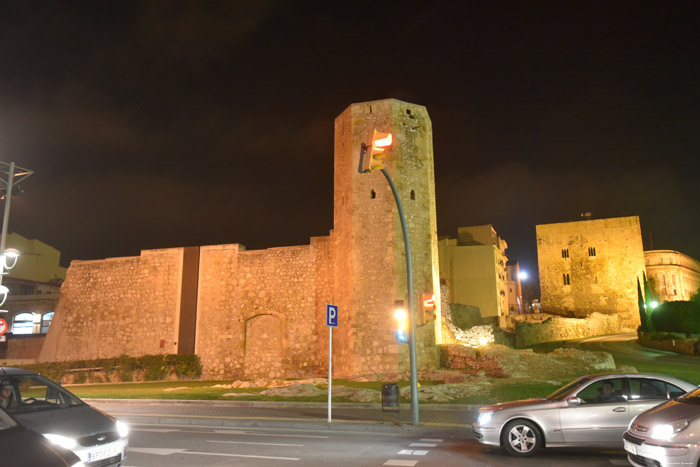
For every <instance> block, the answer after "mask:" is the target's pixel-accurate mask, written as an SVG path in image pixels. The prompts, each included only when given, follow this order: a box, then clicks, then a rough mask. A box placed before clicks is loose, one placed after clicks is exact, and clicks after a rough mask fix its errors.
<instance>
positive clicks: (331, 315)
mask: <svg viewBox="0 0 700 467" xmlns="http://www.w3.org/2000/svg"><path fill="white" fill-rule="evenodd" d="M326 326H330V327H334V328H336V327H338V307H337V306H336V305H326Z"/></svg>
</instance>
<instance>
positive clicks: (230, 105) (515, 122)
mask: <svg viewBox="0 0 700 467" xmlns="http://www.w3.org/2000/svg"><path fill="white" fill-rule="evenodd" d="M699 31H700V3H698V2H684V1H673V2H669V1H659V2H652V1H619V2H615V1H598V2H596V1H593V2H591V1H586V2H570V1H565V2H562V1H551V2H530V1H519V2H502V1H492V0H489V1H482V2H466V1H449V2H440V1H430V2H427V1H421V2H412V1H401V2H382V1H374V2H364V1H352V2H341V1H327V0H326V1H319V2H315V1H298V2H294V1H279V2H274V1H262V0H254V1H240V2H237V1H229V2H224V1H218V2H205V1H190V2H178V1H161V2H148V1H85V2H67V1H55V0H51V1H47V2H37V1H30V0H17V1H5V0H0V160H2V161H6V162H9V161H14V162H15V163H17V164H18V165H20V166H22V167H26V168H29V169H32V170H34V171H35V174H34V175H33V176H31V177H30V178H28V179H27V180H26V181H25V182H24V183H23V184H22V188H23V189H24V194H23V195H22V196H19V197H16V198H14V199H13V204H12V210H11V219H10V231H14V232H17V233H20V234H22V235H24V236H26V237H29V238H37V239H40V240H42V241H44V242H46V243H48V244H50V245H52V246H54V247H56V248H58V249H59V250H61V252H62V259H63V262H64V263H65V264H66V265H67V264H68V262H69V261H71V260H73V259H95V258H104V257H114V256H130V255H137V254H139V251H140V250H141V249H148V248H165V247H175V246H190V245H207V244H221V243H242V244H244V245H246V246H247V247H248V248H249V249H258V248H267V247H274V246H286V245H303V244H308V240H309V237H312V236H323V235H328V232H329V230H330V229H331V228H332V227H333V174H332V170H333V120H334V118H335V117H336V116H337V115H338V114H340V113H341V112H342V111H343V110H344V109H345V108H346V107H347V106H348V105H349V104H351V103H353V102H362V101H367V100H374V99H383V98H389V97H393V98H397V99H401V100H405V101H408V102H413V103H417V104H422V105H425V106H426V107H427V109H428V112H429V113H430V115H431V118H432V122H433V131H434V149H435V166H436V186H437V189H436V196H437V214H438V233H439V234H440V235H450V234H452V235H454V234H456V230H457V227H458V226H466V225H478V224H489V223H490V224H493V225H494V227H495V228H496V230H497V231H498V233H499V234H500V236H501V237H503V238H504V239H505V240H506V241H507V242H508V244H509V250H508V252H507V253H508V254H509V256H517V257H518V259H519V260H520V261H521V263H522V265H523V267H525V268H527V269H529V270H531V271H534V270H536V242H535V225H536V224H539V223H550V222H563V221H567V220H576V219H577V218H578V217H579V214H580V212H582V211H590V212H593V214H594V216H595V217H618V216H630V215H639V216H640V217H641V223H642V230H643V236H644V242H645V248H647V249H648V248H649V239H650V238H653V247H654V248H655V249H674V250H679V251H681V252H683V253H686V254H688V255H691V256H693V257H695V258H698V259H700V245H699V242H698V232H699V231H700V216H699V215H698V214H699V212H698V203H699V201H700V199H699V196H698V182H699V181H700V180H699V179H698V170H697V168H696V165H697V164H694V162H695V159H696V158H697V156H698V151H699V148H700V108H699V107H700V44H699V42H700V41H699V38H700V33H699Z"/></svg>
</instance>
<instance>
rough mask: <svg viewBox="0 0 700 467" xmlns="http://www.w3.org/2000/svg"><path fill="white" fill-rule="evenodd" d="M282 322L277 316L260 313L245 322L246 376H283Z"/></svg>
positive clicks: (283, 340)
mask: <svg viewBox="0 0 700 467" xmlns="http://www.w3.org/2000/svg"><path fill="white" fill-rule="evenodd" d="M284 342H285V339H284V323H283V321H282V319H280V317H279V316H276V315H272V314H260V315H255V316H252V317H251V318H248V319H247V320H246V322H245V358H244V375H245V377H246V378H248V379H250V378H281V377H284V365H283V364H282V358H283V357H284Z"/></svg>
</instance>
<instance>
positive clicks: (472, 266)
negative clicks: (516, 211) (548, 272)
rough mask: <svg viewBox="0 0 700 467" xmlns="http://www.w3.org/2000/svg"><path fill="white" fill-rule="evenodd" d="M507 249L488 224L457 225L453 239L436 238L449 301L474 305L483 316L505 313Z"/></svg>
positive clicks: (506, 308) (506, 303)
mask: <svg viewBox="0 0 700 467" xmlns="http://www.w3.org/2000/svg"><path fill="white" fill-rule="evenodd" d="M507 248H508V244H507V243H506V242H505V240H503V239H501V238H500V237H499V236H498V235H497V234H496V231H495V230H494V228H493V226H491V225H490V224H487V225H478V226H472V227H460V228H459V229H458V230H457V238H444V239H440V240H439V241H438V254H439V257H440V278H441V279H442V280H445V281H446V282H447V286H448V289H449V292H450V303H458V304H462V305H470V306H474V307H478V308H479V311H480V312H481V316H482V317H483V318H486V317H501V316H505V315H507V314H508V302H507V299H506V290H507V285H506V284H507V278H506V262H507V261H508V258H507V257H506V254H505V251H506V249H507ZM518 284H519V282H518ZM518 290H519V287H518Z"/></svg>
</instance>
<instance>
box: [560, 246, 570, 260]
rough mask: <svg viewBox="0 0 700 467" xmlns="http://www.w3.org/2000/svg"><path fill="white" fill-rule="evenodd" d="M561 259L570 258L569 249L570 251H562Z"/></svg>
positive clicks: (565, 249)
mask: <svg viewBox="0 0 700 467" xmlns="http://www.w3.org/2000/svg"><path fill="white" fill-rule="evenodd" d="M561 257H562V258H568V257H569V249H568V248H564V249H563V250H561Z"/></svg>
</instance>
